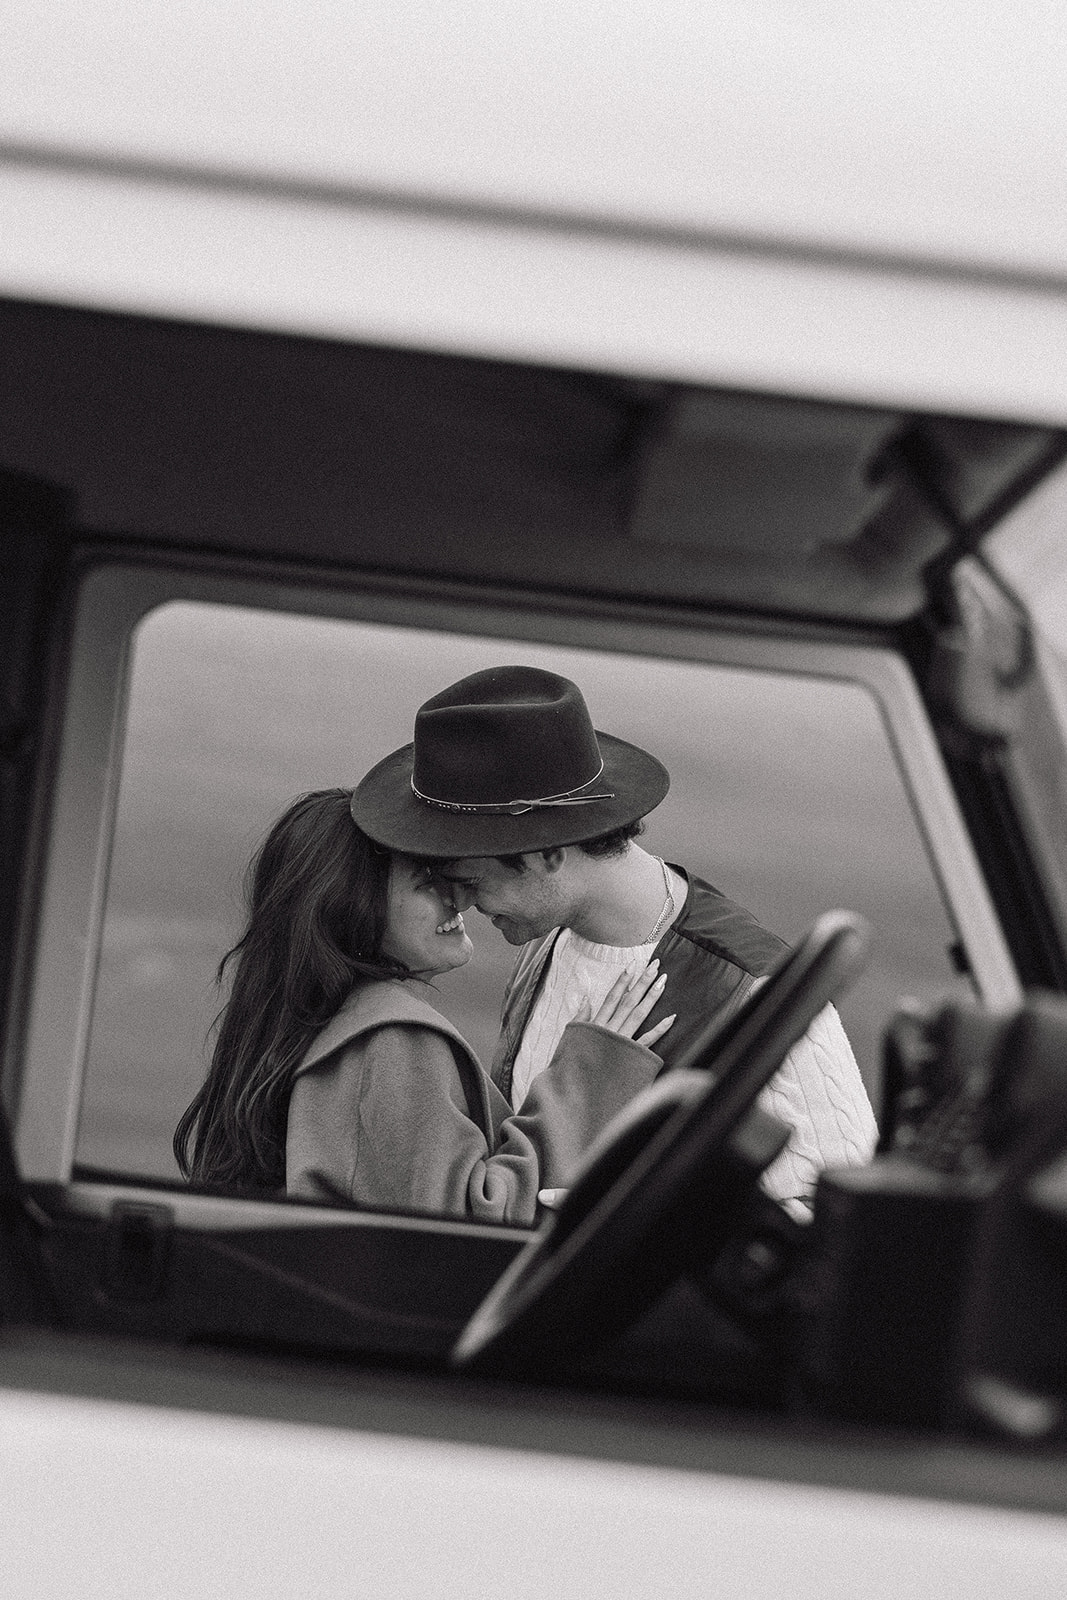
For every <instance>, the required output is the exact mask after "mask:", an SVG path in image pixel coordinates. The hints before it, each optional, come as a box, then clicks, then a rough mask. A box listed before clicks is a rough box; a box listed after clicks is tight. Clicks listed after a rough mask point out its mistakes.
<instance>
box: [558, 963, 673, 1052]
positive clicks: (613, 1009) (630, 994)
mask: <svg viewBox="0 0 1067 1600" xmlns="http://www.w3.org/2000/svg"><path fill="white" fill-rule="evenodd" d="M657 974H659V962H658V961H650V962H649V963H648V966H647V967H645V968H643V970H642V971H641V972H639V973H638V974H637V976H636V977H635V978H632V977H631V976H630V974H629V973H628V972H624V973H622V975H621V976H620V977H618V978H616V980H615V982H614V983H613V984H612V986H611V988H610V989H609V990H608V992H607V994H606V995H605V997H604V999H603V1001H602V1002H601V1004H600V1007H599V1009H598V1010H597V1011H596V1013H595V1014H594V1015H593V1016H591V1017H583V1016H582V1015H581V1014H580V1013H579V1016H578V1017H577V1018H576V1019H575V1020H576V1021H585V1022H595V1023H596V1024H597V1026H598V1027H601V1028H609V1029H610V1030H611V1032H612V1033H618V1034H621V1035H622V1037H623V1038H624V1039H633V1038H635V1037H636V1039H637V1043H638V1044H643V1045H645V1046H646V1048H647V1049H649V1050H651V1049H652V1047H653V1045H654V1044H655V1043H656V1041H657V1039H662V1038H663V1035H664V1034H665V1033H666V1032H667V1029H668V1028H669V1027H670V1025H671V1023H672V1022H673V1021H674V1018H675V1016H676V1015H677V1012H675V1013H673V1014H672V1015H671V1016H669V1017H664V1019H663V1021H662V1022H657V1024H656V1026H655V1027H654V1028H649V1030H648V1032H647V1033H642V1034H638V1032H637V1030H638V1028H639V1027H640V1026H641V1024H642V1022H644V1020H645V1018H646V1017H647V1016H648V1014H649V1012H650V1011H651V1010H652V1008H653V1006H654V1005H655V1004H656V1002H657V1001H658V1000H659V998H660V996H661V995H662V993H663V989H664V986H665V984H666V982H667V974H666V973H665V972H664V973H662V974H660V975H659V976H657Z"/></svg>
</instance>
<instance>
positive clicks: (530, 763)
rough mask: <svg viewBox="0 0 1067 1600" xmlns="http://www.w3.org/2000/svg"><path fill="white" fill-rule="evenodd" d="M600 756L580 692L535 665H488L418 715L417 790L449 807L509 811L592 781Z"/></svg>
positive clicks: (414, 782)
mask: <svg viewBox="0 0 1067 1600" xmlns="http://www.w3.org/2000/svg"><path fill="white" fill-rule="evenodd" d="M602 769H603V758H602V756H601V751H600V746H599V744H598V742H597V736H596V733H595V732H594V730H593V724H592V720H591V718H590V716H589V711H588V708H587V706H586V703H585V700H584V699H583V697H582V693H581V690H580V689H579V688H578V686H577V684H574V683H572V682H571V681H570V679H569V678H562V677H559V676H558V675H557V674H556V673H553V672H544V671H542V670H541V669H539V668H536V667H491V668H489V669H488V670H486V671H484V672H475V673H472V674H471V675H470V676H469V677H467V678H461V679H460V681H459V682H458V683H454V684H451V685H450V686H449V688H447V689H444V690H442V691H441V693H440V694H437V695H434V696H433V698H432V699H430V700H427V701H426V703H425V705H423V706H421V707H420V709H419V711H418V712H417V714H416V717H415V746H414V757H413V764H412V774H411V782H412V788H413V789H414V791H415V793H416V794H417V795H418V796H419V797H420V798H426V799H428V800H431V801H437V802H438V803H440V804H443V805H450V806H506V805H510V804H512V803H514V802H517V801H525V800H533V801H536V800H544V799H549V798H552V797H555V796H560V795H566V794H569V793H571V792H572V791H574V790H580V789H583V788H585V787H586V786H587V785H589V784H591V783H593V782H594V781H595V780H596V779H597V778H598V777H599V775H600V773H601V771H602Z"/></svg>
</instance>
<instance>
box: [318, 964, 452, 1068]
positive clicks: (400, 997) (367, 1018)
mask: <svg viewBox="0 0 1067 1600" xmlns="http://www.w3.org/2000/svg"><path fill="white" fill-rule="evenodd" d="M390 1023H411V1024H413V1025H414V1026H416V1027H420V1028H433V1029H435V1030H436V1032H438V1033H442V1034H444V1036H445V1038H446V1039H449V1040H451V1042H452V1043H453V1044H457V1045H459V1047H460V1048H461V1050H462V1051H463V1052H464V1054H465V1055H466V1056H467V1057H468V1058H469V1059H470V1060H471V1061H472V1062H473V1064H474V1066H475V1067H477V1066H478V1059H477V1057H476V1056H475V1054H474V1052H473V1051H472V1049H471V1047H470V1045H469V1044H468V1043H467V1041H466V1039H464V1037H463V1035H462V1034H461V1033H460V1032H459V1030H458V1029H457V1028H454V1027H453V1026H452V1024H451V1022H449V1021H448V1019H447V1017H443V1016H442V1015H441V1013H440V1012H439V1011H438V1010H436V1009H435V1007H434V1006H432V1005H431V1004H430V1002H429V1001H428V1000H424V999H423V998H422V996H421V995H420V994H419V993H418V992H417V991H416V989H415V987H414V985H413V984H411V983H401V982H400V981H399V980H398V979H395V978H394V979H385V980H383V981H378V982H372V983H365V984H361V985H360V986H359V988H358V989H353V991H352V993H351V994H350V995H349V996H348V999H347V1000H346V1001H345V1002H344V1004H343V1005H342V1006H341V1009H340V1010H339V1011H338V1012H336V1013H335V1014H334V1016H333V1017H331V1019H330V1021H329V1022H328V1023H327V1024H326V1026H325V1027H324V1028H323V1029H322V1031H321V1033H319V1034H317V1035H316V1037H315V1039H314V1041H313V1042H312V1045H311V1048H310V1049H309V1050H308V1052H307V1054H306V1055H305V1056H304V1059H303V1060H302V1061H301V1063H300V1065H299V1067H298V1068H297V1069H296V1070H297V1073H298V1074H299V1073H301V1072H307V1071H309V1070H310V1068H312V1067H314V1066H316V1065H317V1064H318V1063H319V1062H320V1061H324V1060H325V1059H326V1057H327V1056H330V1055H333V1053H334V1051H335V1050H339V1049H341V1047H342V1046H343V1045H346V1044H350V1043H351V1042H352V1040H353V1039H358V1038H359V1037H360V1035H361V1034H364V1033H371V1032H373V1030H374V1029H375V1028H381V1027H384V1026H386V1025H388V1024H390Z"/></svg>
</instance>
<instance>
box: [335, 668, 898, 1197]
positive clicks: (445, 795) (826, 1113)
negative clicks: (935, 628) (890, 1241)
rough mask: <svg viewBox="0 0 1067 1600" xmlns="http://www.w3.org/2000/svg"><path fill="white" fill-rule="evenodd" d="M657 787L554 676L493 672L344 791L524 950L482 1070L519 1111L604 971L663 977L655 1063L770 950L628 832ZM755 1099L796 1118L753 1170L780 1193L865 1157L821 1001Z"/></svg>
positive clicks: (603, 985) (650, 761)
mask: <svg viewBox="0 0 1067 1600" xmlns="http://www.w3.org/2000/svg"><path fill="white" fill-rule="evenodd" d="M669 783H670V779H669V777H668V775H667V772H666V769H665V768H664V767H663V766H662V764H661V763H660V762H659V761H657V760H656V758H655V756H652V755H649V754H648V752H647V751H644V750H640V749H638V747H637V746H636V745H632V744H627V743H626V742H625V741H624V740H622V739H616V738H614V737H613V736H612V735H610V734H606V733H599V732H597V731H595V730H594V728H593V725H592V721H591V719H590V716H589V712H588V708H587V707H586V704H585V701H584V699H583V698H582V695H581V692H580V690H579V689H578V688H577V686H576V685H575V684H573V683H571V682H570V680H569V679H567V678H562V677H558V676H557V675H556V674H554V673H550V672H543V671H541V670H539V669H537V668H533V667H495V668H490V669H489V670H488V671H485V672H476V673H474V674H472V675H471V676H470V677H468V678H463V679H461V681H460V682H459V683H455V684H453V685H451V687H450V688H448V689H445V690H443V691H442V692H441V693H440V694H438V695H435V696H434V697H433V698H432V699H431V700H428V701H427V702H426V704H425V705H423V706H422V707H420V709H419V711H418V714H417V716H416V719H415V738H414V742H413V744H409V745H405V746H404V747H403V749H401V750H397V751H394V753H393V754H392V755H390V756H387V757H386V759H385V760H384V761H381V762H379V763H378V765H377V766H376V767H374V768H373V769H372V770H371V771H370V772H369V773H368V774H367V776H366V777H365V778H364V780H363V782H362V783H361V784H360V785H359V786H358V788H357V789H356V791H355V794H354V796H353V799H352V815H353V817H354V818H355V820H356V822H357V823H358V824H359V825H360V827H361V828H362V829H363V830H364V832H366V833H368V834H369V835H370V836H371V837H372V838H373V839H376V840H377V841H378V842H379V843H381V844H383V845H386V846H388V847H389V848H390V849H392V850H399V851H403V852H405V853H407V854H409V855H414V856H419V857H422V858H425V859H429V860H437V861H440V862H441V869H440V872H441V877H442V878H444V879H447V880H448V881H449V883H450V884H451V886H452V892H453V895H454V898H455V903H456V905H457V907H458V909H459V910H461V911H463V910H466V909H467V907H469V906H471V905H473V906H475V907H476V908H477V910H479V911H480V912H482V914H483V915H485V916H487V917H489V918H490V920H491V921H492V923H493V925H494V927H495V928H497V929H498V931H499V932H500V933H501V934H503V936H504V938H505V939H507V941H508V942H509V944H514V945H518V946H521V949H520V953H519V957H518V960H517V963H516V966H515V970H514V972H513V974H512V977H511V980H510V983H509V985H508V990H507V995H506V997H505V1002H504V1015H503V1025H502V1031H501V1036H500V1041H499V1044H498V1046H497V1051H496V1054H495V1057H494V1060H493V1068H492V1074H493V1078H494V1081H495V1082H496V1083H497V1085H498V1087H499V1088H500V1089H501V1091H502V1092H503V1093H504V1094H505V1095H506V1096H507V1098H508V1099H509V1100H510V1101H511V1104H512V1105H513V1106H514V1107H515V1108H516V1109H518V1108H519V1106H521V1104H522V1101H523V1099H524V1097H525V1095H526V1093H527V1091H528V1090H529V1087H530V1084H531V1082H532V1081H533V1079H534V1078H535V1077H536V1076H537V1074H538V1073H539V1072H540V1071H541V1070H542V1069H543V1068H544V1067H546V1066H547V1065H548V1062H549V1061H550V1060H551V1057H552V1052H553V1050H554V1049H555V1046H556V1043H557V1042H558V1040H559V1038H560V1035H561V1034H562V1032H563V1029H564V1027H565V1026H566V1024H567V1023H568V1022H569V1021H571V1020H573V1019H574V1018H575V1017H576V1016H580V1015H581V1016H584V1015H589V1014H591V1012H592V1011H595V1010H596V1008H597V1006H598V1005H599V1004H600V1001H601V1000H602V999H603V998H604V997H605V995H606V994H607V992H608V990H609V989H610V988H611V985H612V984H613V983H614V982H615V980H616V979H617V978H618V977H619V975H620V973H622V972H624V971H626V972H630V973H631V974H632V975H634V976H636V974H637V973H638V972H640V971H642V970H643V969H644V967H645V966H646V965H647V964H648V962H649V961H650V960H653V959H656V960H658V961H659V963H660V968H661V971H662V972H663V973H666V975H667V984H666V990H665V993H664V996H663V998H662V1000H661V1001H660V1002H659V1004H658V1006H657V1008H656V1010H655V1011H654V1012H653V1013H652V1015H651V1016H650V1017H649V1019H648V1020H649V1023H650V1025H651V1024H653V1023H655V1022H657V1021H659V1020H660V1019H661V1017H663V1016H666V1015H669V1014H670V1013H672V1012H673V1013H674V1014H675V1021H674V1023H673V1025H672V1026H671V1028H670V1029H669V1031H668V1032H667V1034H666V1035H665V1036H664V1037H663V1038H662V1039H661V1040H660V1041H659V1043H658V1044H657V1046H656V1049H657V1053H658V1054H659V1055H660V1056H662V1058H663V1061H664V1065H665V1067H670V1065H671V1062H672V1060H673V1059H675V1058H676V1057H677V1056H678V1055H679V1054H680V1052H681V1051H682V1050H683V1049H684V1048H685V1046H686V1045H687V1044H688V1042H689V1041H690V1040H691V1039H692V1037H693V1036H694V1034H696V1033H697V1032H699V1031H700V1030H701V1029H702V1028H703V1027H704V1026H705V1024H706V1023H707V1022H708V1021H710V1020H711V1019H712V1018H714V1017H718V1018H720V1019H722V1020H725V1019H726V1018H728V1017H729V1016H731V1015H732V1014H733V1013H734V1012H735V1011H736V1010H737V1009H738V1007H739V1006H740V1005H741V1004H742V1002H743V1001H744V1000H745V998H746V996H747V995H748V994H749V993H750V992H751V991H752V988H753V986H754V985H755V984H756V983H758V981H759V980H760V979H761V978H763V977H765V976H766V975H767V974H768V973H769V972H770V971H771V970H772V968H773V967H774V966H775V965H776V964H777V962H778V961H779V959H780V958H781V956H782V955H783V954H784V952H785V950H786V945H785V944H784V942H783V941H782V940H781V939H779V938H777V937H776V935H774V934H772V933H769V932H767V930H766V929H765V928H762V927H761V926H760V924H759V923H758V922H757V921H756V920H755V918H754V917H752V916H751V915H750V914H749V913H748V912H747V911H745V910H743V909H742V908H741V907H740V906H737V905H734V904H733V903H732V902H731V901H730V900H728V899H727V898H726V897H725V896H724V895H722V894H720V893H719V891H718V890H717V889H713V888H711V886H710V885H708V884H706V883H703V882H702V881H701V880H700V879H699V878H696V877H692V876H691V875H690V874H688V873H686V872H685V871H684V869H683V868H681V867H676V866H673V865H671V864H669V863H667V862H664V861H661V860H660V859H659V858H658V857H657V856H653V855H651V854H649V852H648V851H646V850H644V849H642V847H641V846H640V845H638V844H637V843H636V842H635V840H636V837H637V835H638V834H639V833H640V832H641V819H642V818H643V817H645V816H647V815H648V813H649V812H650V811H652V810H654V809H655V807H656V806H658V805H659V803H660V801H661V800H662V799H663V797H664V795H665V794H666V793H667V789H668V787H669ZM586 1008H589V1009H588V1010H587V1009H586ZM761 1103H762V1104H763V1105H764V1106H765V1108H766V1109H767V1110H768V1111H770V1112H772V1113H773V1114H774V1115H776V1116H778V1117H779V1118H780V1119H781V1120H782V1121H783V1122H786V1123H788V1124H789V1125H790V1126H791V1127H792V1128H793V1135H792V1136H791V1138H790V1140H789V1143H788V1145H787V1146H786V1148H785V1150H784V1151H783V1152H782V1154H781V1155H780V1156H779V1157H778V1158H777V1160H776V1161H775V1162H774V1164H773V1165H772V1166H771V1167H770V1168H769V1169H768V1172H767V1174H766V1178H765V1183H766V1186H767V1188H768V1189H769V1190H770V1192H771V1193H772V1194H774V1195H775V1197H776V1198H778V1199H780V1200H783V1201H786V1202H792V1203H799V1202H803V1201H804V1200H806V1199H807V1198H809V1197H810V1194H811V1191H812V1189H813V1188H814V1184H815V1179H816V1177H817V1175H818V1172H819V1171H820V1170H821V1169H822V1168H823V1167H825V1166H830V1165H833V1166H846V1165H856V1164H858V1163H862V1162H865V1161H867V1160H868V1159H869V1158H870V1155H871V1153H872V1151H873V1148H874V1143H875V1139H876V1133H877V1130H876V1127H875V1122H874V1116H873V1113H872V1110H871V1106H870V1102H869V1100H868V1098H867V1094H866V1091H865V1089H864V1087H863V1082H862V1079H861V1077H860V1074H859V1069H858V1067H857V1065H856V1061H855V1058H854V1056H853V1054H852V1050H851V1047H850V1045H849V1043H848V1039H847V1038H846V1036H845V1032H844V1029H843V1028H842V1026H841V1023H840V1020H839V1018H838V1016H837V1012H836V1010H835V1009H834V1008H833V1007H832V1006H828V1007H827V1008H826V1010H825V1011H823V1012H822V1013H820V1015H819V1016H818V1017H817V1018H816V1020H815V1022H814V1023H813V1024H812V1026H811V1028H810V1029H809V1030H808V1033H807V1034H806V1035H805V1037H804V1038H803V1039H802V1040H801V1041H800V1042H799V1044H797V1045H796V1046H794V1048H793V1050H791V1051H790V1053H789V1055H788V1056H787V1057H786V1059H785V1061H784V1062H783V1064H782V1067H781V1068H780V1069H779V1071H778V1072H777V1073H776V1074H775V1077H774V1079H773V1080H772V1081H771V1083H770V1084H769V1085H768V1087H767V1089H765V1090H764V1093H763V1097H762V1102H761Z"/></svg>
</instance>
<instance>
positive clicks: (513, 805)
mask: <svg viewBox="0 0 1067 1600" xmlns="http://www.w3.org/2000/svg"><path fill="white" fill-rule="evenodd" d="M603 771H604V763H603V761H601V763H600V768H599V770H598V771H597V772H595V773H594V774H593V776H592V777H591V778H590V779H589V780H588V781H587V782H586V783H583V784H581V785H580V786H579V788H578V789H566V790H564V792H563V793H562V794H548V795H542V796H541V798H540V799H539V800H504V801H500V802H496V801H489V802H487V803H485V804H484V805H478V804H471V805H460V803H459V802H458V801H457V800H436V799H435V798H434V797H433V795H430V794H423V793H422V791H421V790H420V789H416V787H415V779H414V778H412V780H411V792H412V794H413V795H414V796H415V798H416V800H423V801H425V802H426V804H427V805H428V806H437V807H439V809H440V810H442V811H464V812H466V811H471V812H475V813H477V815H478V816H482V817H521V816H525V814H526V812H528V811H539V810H542V809H544V810H548V809H549V808H551V807H553V806H584V805H588V804H589V803H590V802H591V801H593V800H614V799H615V794H614V792H613V791H606V792H605V793H602V794H582V793H580V790H581V789H588V787H589V784H590V783H596V781H597V779H598V778H599V777H600V776H601V774H602V773H603Z"/></svg>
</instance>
